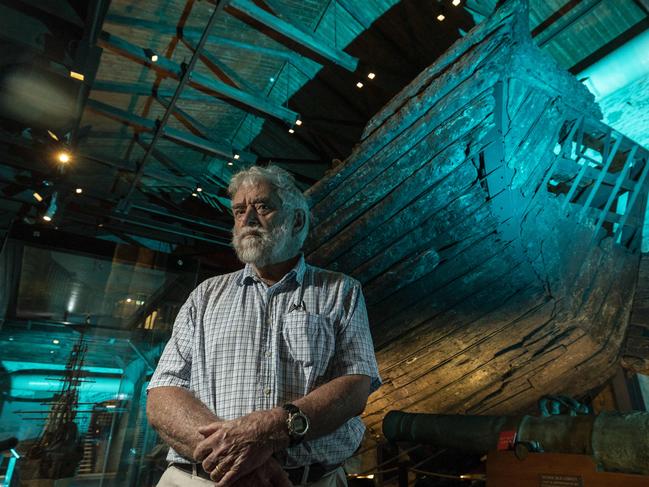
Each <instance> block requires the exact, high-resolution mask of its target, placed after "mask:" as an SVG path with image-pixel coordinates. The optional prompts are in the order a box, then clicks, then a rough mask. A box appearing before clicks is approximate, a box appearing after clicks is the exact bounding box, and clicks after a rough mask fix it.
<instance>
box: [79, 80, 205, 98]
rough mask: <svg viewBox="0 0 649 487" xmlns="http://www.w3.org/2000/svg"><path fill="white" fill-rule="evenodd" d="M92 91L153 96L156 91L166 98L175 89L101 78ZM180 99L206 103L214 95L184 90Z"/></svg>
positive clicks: (169, 96) (171, 94)
mask: <svg viewBox="0 0 649 487" xmlns="http://www.w3.org/2000/svg"><path fill="white" fill-rule="evenodd" d="M92 91H101V92H105V93H121V94H124V95H134V96H153V95H154V94H155V93H157V94H158V96H162V97H165V98H171V97H172V96H173V94H174V93H173V90H160V89H159V90H155V89H154V87H153V86H152V85H150V84H145V83H122V82H119V81H107V80H99V81H95V82H94V84H93V85H92ZM178 99H179V100H186V101H201V102H205V103H213V102H214V97H213V96H210V95H204V94H202V93H200V92H197V91H195V90H194V91H192V92H189V93H185V92H183V93H182V94H181V95H180V97H179V98H178Z"/></svg>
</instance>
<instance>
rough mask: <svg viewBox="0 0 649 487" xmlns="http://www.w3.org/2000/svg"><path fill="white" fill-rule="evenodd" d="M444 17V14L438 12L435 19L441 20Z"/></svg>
mask: <svg viewBox="0 0 649 487" xmlns="http://www.w3.org/2000/svg"><path fill="white" fill-rule="evenodd" d="M445 18H446V16H445V15H444V14H439V15H438V16H437V20H439V21H440V22H441V21H442V20H444V19H445Z"/></svg>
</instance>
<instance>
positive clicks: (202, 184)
mask: <svg viewBox="0 0 649 487" xmlns="http://www.w3.org/2000/svg"><path fill="white" fill-rule="evenodd" d="M454 3H458V5H457V6H455V5H454ZM496 3H497V2H496V1H495V0H462V1H459V2H451V1H450V0H449V1H446V0H444V1H433V0H426V1H424V0H404V1H401V2H398V1H395V0H372V1H364V2H358V1H354V0H263V1H262V0H259V1H256V2H253V1H252V0H230V1H228V2H216V1H214V2H212V1H198V0H146V1H137V2H136V1H132V0H128V1H127V0H113V1H107V0H97V1H94V2H86V1H82V0H67V1H65V0H60V1H51V2H41V1H37V0H2V1H0V19H2V20H0V24H1V25H2V28H1V29H0V42H1V44H0V49H2V55H1V57H0V59H1V61H0V62H1V63H2V69H1V70H0V145H1V149H0V154H1V155H0V198H1V201H0V228H2V230H3V231H4V233H5V234H7V233H10V232H14V233H15V232H18V233H20V234H22V235H24V234H25V233H26V232H27V233H29V232H30V231H31V230H30V229H33V230H36V229H39V228H40V229H43V230H44V231H45V230H46V229H48V228H50V229H56V230H58V231H60V232H66V234H69V235H75V234H76V235H83V236H85V237H95V238H101V239H105V240H110V241H113V242H118V243H124V244H130V245H139V246H144V247H149V248H153V249H155V250H163V251H172V250H174V249H175V250H176V251H178V249H188V248H191V249H192V251H193V252H201V251H204V252H206V253H209V252H215V251H219V250H220V251H221V252H229V250H228V248H229V235H228V234H229V229H230V226H231V215H230V213H229V208H228V197H227V192H226V188H227V184H228V181H229V177H230V175H231V174H232V173H233V172H234V171H236V170H238V169H239V168H241V167H243V166H246V165H250V164H267V163H269V162H273V163H276V164H279V165H281V166H283V167H285V168H287V169H288V170H290V171H291V172H292V173H293V174H294V175H295V177H296V179H297V181H298V183H299V184H300V185H301V187H302V188H303V189H307V188H308V187H310V186H311V185H312V184H313V183H315V182H316V181H318V180H319V179H320V178H321V177H322V176H323V175H324V174H325V172H326V171H327V170H328V169H330V168H331V167H332V166H334V165H336V164H338V161H341V160H344V159H345V158H346V157H347V156H348V155H349V153H350V152H351V149H352V147H353V146H354V144H355V143H357V141H358V138H359V136H360V134H361V132H362V130H363V127H364V125H365V124H366V122H367V121H368V120H369V119H370V118H371V117H372V115H374V114H375V113H376V112H377V111H378V110H379V109H380V107H382V106H383V105H385V104H386V103H387V102H388V101H389V100H390V99H391V98H392V97H393V96H394V95H395V94H396V93H398V92H399V91H400V90H401V89H402V88H403V87H404V86H406V85H407V84H408V83H409V82H410V81H411V80H412V79H413V78H414V77H415V76H416V75H417V74H418V73H419V72H421V71H422V70H423V69H424V68H425V67H426V66H428V65H430V64H431V63H432V62H434V60H435V59H437V58H438V57H439V56H440V54H441V53H442V52H444V51H445V50H446V49H447V48H448V47H449V46H451V45H452V44H453V42H455V41H456V40H457V39H458V38H460V37H461V36H463V35H465V33H466V32H468V31H469V30H470V29H471V28H472V27H473V26H474V25H475V24H476V23H477V22H479V21H480V20H482V19H483V18H484V17H485V16H486V15H488V14H489V13H490V12H491V11H492V10H493V9H494V8H495V4H496ZM648 7H649V5H648V2H647V0H616V1H608V0H568V1H566V0H549V1H547V0H543V1H542V0H530V31H531V34H532V36H533V38H534V40H535V41H536V43H537V44H538V45H539V46H540V47H542V48H543V49H544V50H545V51H547V52H548V53H549V54H550V55H551V56H552V57H553V58H554V59H556V60H557V62H558V63H559V64H560V65H561V66H562V67H564V68H565V69H567V70H569V71H571V72H572V73H573V74H578V73H580V72H582V71H583V70H584V69H585V68H587V67H589V66H590V65H592V64H593V63H595V62H597V61H598V60H600V59H601V58H603V57H605V56H606V55H607V54H609V53H611V52H613V51H614V50H615V49H616V48H618V47H619V46H621V45H623V44H624V43H625V42H626V41H628V40H629V39H632V38H634V37H636V36H637V35H638V34H640V33H642V32H643V31H645V30H646V29H647V27H648V26H649V18H648V12H649V9H648ZM63 152H65V153H66V154H67V155H68V157H69V161H68V162H61V161H60V160H59V158H60V156H61V153H63ZM44 216H47V217H50V218H49V220H50V221H44V220H43V217H44ZM26 229H27V230H26Z"/></svg>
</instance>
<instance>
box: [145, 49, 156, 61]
mask: <svg viewBox="0 0 649 487" xmlns="http://www.w3.org/2000/svg"><path fill="white" fill-rule="evenodd" d="M144 54H145V55H146V57H148V58H149V60H150V61H151V62H152V63H155V62H156V61H157V60H158V55H157V54H156V53H155V52H153V51H152V50H151V49H145V50H144Z"/></svg>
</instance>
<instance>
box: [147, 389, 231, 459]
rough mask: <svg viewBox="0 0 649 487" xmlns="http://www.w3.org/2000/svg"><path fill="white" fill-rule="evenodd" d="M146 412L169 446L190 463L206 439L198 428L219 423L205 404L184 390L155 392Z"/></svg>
mask: <svg viewBox="0 0 649 487" xmlns="http://www.w3.org/2000/svg"><path fill="white" fill-rule="evenodd" d="M146 412H147V417H148V419H149V423H151V426H153V428H154V429H155V430H156V431H157V432H158V434H159V435H160V437H161V438H162V439H163V440H164V441H165V443H167V444H168V445H169V446H171V447H172V448H173V449H174V450H176V451H177V452H178V453H179V454H180V455H182V456H183V457H185V458H186V459H187V460H190V461H195V459H194V449H195V448H196V445H197V444H198V443H199V442H200V441H202V440H203V439H204V436H203V435H201V434H200V433H199V432H198V428H200V427H201V426H205V425H207V424H210V423H214V422H215V421H219V418H218V417H217V416H216V415H215V414H214V413H212V412H211V411H210V410H209V409H208V407H207V406H205V404H203V403H202V402H201V401H199V400H198V399H197V398H196V397H194V395H193V394H192V393H191V392H190V391H188V390H187V389H183V388H181V387H156V388H153V389H151V390H150V391H149V393H148V398H147V407H146Z"/></svg>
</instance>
